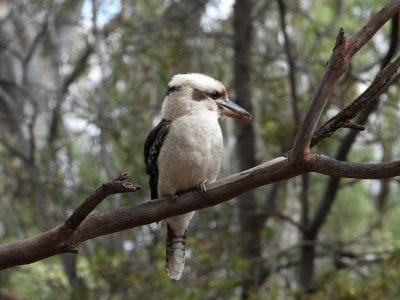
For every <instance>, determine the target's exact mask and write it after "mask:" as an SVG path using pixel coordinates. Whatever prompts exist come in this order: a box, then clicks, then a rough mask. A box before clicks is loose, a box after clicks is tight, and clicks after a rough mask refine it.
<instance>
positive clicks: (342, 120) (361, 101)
mask: <svg viewBox="0 0 400 300" xmlns="http://www.w3.org/2000/svg"><path fill="white" fill-rule="evenodd" d="M399 67H400V56H399V57H397V58H396V59H395V60H394V61H393V62H392V63H390V64H388V65H387V66H386V67H385V68H384V69H383V70H382V71H381V72H380V73H379V74H378V75H377V77H376V78H375V80H374V81H373V82H372V83H371V85H370V86H369V87H368V88H367V89H366V90H365V91H364V92H363V93H362V94H361V95H360V96H358V97H357V98H356V99H355V100H354V101H353V102H352V103H351V104H349V105H348V106H347V107H346V108H344V109H343V110H342V111H340V112H339V113H338V114H337V115H336V116H334V117H333V118H332V119H330V120H329V121H327V122H326V123H325V124H324V125H322V126H321V127H320V128H318V130H316V131H315V132H314V135H313V138H312V140H311V147H313V146H314V145H316V144H318V143H319V142H320V141H321V140H322V139H324V138H326V137H329V136H331V135H332V134H333V133H334V132H336V130H338V129H339V128H342V127H348V128H353V129H358V130H363V128H362V127H357V125H356V124H351V123H349V121H350V120H351V119H353V118H354V117H355V116H357V114H358V113H359V112H360V111H361V110H362V109H363V108H364V107H366V106H367V105H369V104H370V103H372V102H373V101H375V99H377V97H378V96H379V95H381V94H382V93H383V92H384V91H385V90H386V88H387V87H388V86H389V85H390V84H391V83H392V80H391V79H392V78H393V76H394V75H395V74H396V73H397V71H398V69H399ZM359 126H360V125H359Z"/></svg>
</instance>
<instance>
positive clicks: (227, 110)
mask: <svg viewBox="0 0 400 300" xmlns="http://www.w3.org/2000/svg"><path fill="white" fill-rule="evenodd" d="M215 102H217V105H218V107H219V109H220V111H221V113H222V114H223V115H225V116H227V117H231V118H235V119H240V120H250V119H251V117H252V116H251V113H249V112H248V111H247V110H245V109H244V108H242V107H240V106H239V105H237V104H236V103H235V102H232V101H229V100H228V101H226V100H222V99H217V100H215Z"/></svg>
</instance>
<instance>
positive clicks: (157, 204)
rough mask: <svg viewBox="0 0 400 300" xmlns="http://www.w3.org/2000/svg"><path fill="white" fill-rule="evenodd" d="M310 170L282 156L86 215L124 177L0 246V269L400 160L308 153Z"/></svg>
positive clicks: (393, 170)
mask: <svg viewBox="0 0 400 300" xmlns="http://www.w3.org/2000/svg"><path fill="white" fill-rule="evenodd" d="M313 158H314V159H313V164H312V166H311V168H310V169H306V168H303V169H296V168H293V167H292V166H291V165H290V164H289V162H288V159H287V158H286V157H278V158H275V159H273V160H271V161H268V162H266V163H263V164H261V165H258V166H256V167H254V168H251V169H249V170H246V171H243V172H240V173H237V174H234V175H231V176H228V177H226V178H223V179H221V180H219V181H217V182H214V183H212V184H210V185H207V192H206V194H205V195H204V194H202V193H200V192H198V191H191V192H188V193H185V194H182V195H180V196H179V200H178V201H175V200H174V199H172V198H161V199H158V200H154V201H148V202H144V203H140V204H137V205H134V206H131V207H125V208H118V209H114V210H110V211H108V212H104V213H97V214H93V215H91V216H88V217H87V218H86V216H87V215H88V214H89V213H90V212H91V211H92V210H93V209H94V207H95V206H96V205H97V204H98V203H100V201H101V200H103V199H104V198H106V197H107V196H108V195H111V194H114V193H121V192H133V191H135V190H137V186H135V185H132V184H130V183H127V182H126V181H125V179H126V178H127V177H125V175H124V174H122V175H121V176H122V178H121V177H118V178H116V179H115V180H113V181H111V182H110V183H106V184H104V185H102V186H101V187H100V188H99V189H97V190H96V191H95V192H94V193H93V194H92V195H91V196H89V197H88V198H87V200H86V201H85V202H84V203H83V204H82V205H81V206H79V207H78V209H77V210H76V211H75V212H74V213H73V214H72V216H71V217H70V218H68V220H67V221H66V222H65V223H63V224H61V225H58V226H56V227H54V228H52V229H50V230H49V231H46V232H44V233H42V234H39V235H37V236H35V237H31V238H28V239H24V240H21V241H18V242H15V243H11V244H6V245H0V269H6V268H10V267H13V266H16V265H21V264H28V263H32V262H35V261H38V260H41V259H44V258H46V257H50V256H53V255H57V254H60V253H65V252H74V253H75V252H77V248H76V246H77V244H79V243H80V242H83V241H86V240H89V239H92V238H95V237H98V236H102V235H106V234H110V233H114V232H117V231H121V230H125V229H128V228H133V227H138V226H142V225H145V224H150V223H153V222H156V221H160V220H163V219H165V218H168V217H171V216H175V215H179V214H183V213H187V212H190V211H193V210H199V209H203V208H206V207H210V206H214V205H217V204H219V203H222V202H225V201H228V200H230V199H232V198H234V197H236V196H238V195H240V194H242V193H244V192H246V191H249V190H251V189H254V188H256V187H259V186H263V185H266V184H270V183H272V182H278V181H282V180H286V179H289V178H292V177H294V176H297V175H299V174H301V173H306V172H310V171H311V172H318V173H323V174H327V175H330V176H344V177H353V178H365V179H366V178H369V179H376V178H388V177H393V176H398V175H400V162H392V163H384V164H354V163H348V162H340V161H336V160H334V159H331V158H328V157H325V156H321V155H314V157H313Z"/></svg>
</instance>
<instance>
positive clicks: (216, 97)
mask: <svg viewBox="0 0 400 300" xmlns="http://www.w3.org/2000/svg"><path fill="white" fill-rule="evenodd" d="M209 96H210V97H211V98H212V99H214V100H216V99H218V98H219V97H220V96H219V93H218V92H217V91H214V92H212V93H210V94H209Z"/></svg>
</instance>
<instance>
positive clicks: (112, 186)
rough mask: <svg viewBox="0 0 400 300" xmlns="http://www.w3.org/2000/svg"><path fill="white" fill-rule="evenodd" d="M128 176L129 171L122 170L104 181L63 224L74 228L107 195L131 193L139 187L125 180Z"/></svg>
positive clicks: (71, 228)
mask: <svg viewBox="0 0 400 300" xmlns="http://www.w3.org/2000/svg"><path fill="white" fill-rule="evenodd" d="M129 176H130V173H129V172H122V173H121V174H120V175H119V176H118V177H117V178H115V179H113V180H111V181H109V182H106V183H104V184H103V185H102V186H100V187H99V188H97V189H96V190H95V191H94V193H93V194H91V195H90V196H89V197H88V198H86V200H85V201H84V202H83V203H82V204H81V205H79V207H78V208H77V209H76V210H75V211H74V212H73V213H72V215H71V216H70V217H69V218H68V219H67V220H66V221H65V223H64V224H65V226H67V228H68V229H70V230H75V229H76V228H78V226H79V225H80V224H81V223H82V221H83V220H85V218H86V217H87V216H88V215H89V214H90V213H91V212H92V211H93V210H94V209H95V208H96V206H97V205H99V204H100V202H101V201H102V200H103V199H104V198H106V197H107V196H109V195H113V194H119V193H133V192H136V191H137V190H139V189H140V186H138V185H135V184H133V183H130V182H128V181H126V180H127V179H128V178H129Z"/></svg>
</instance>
